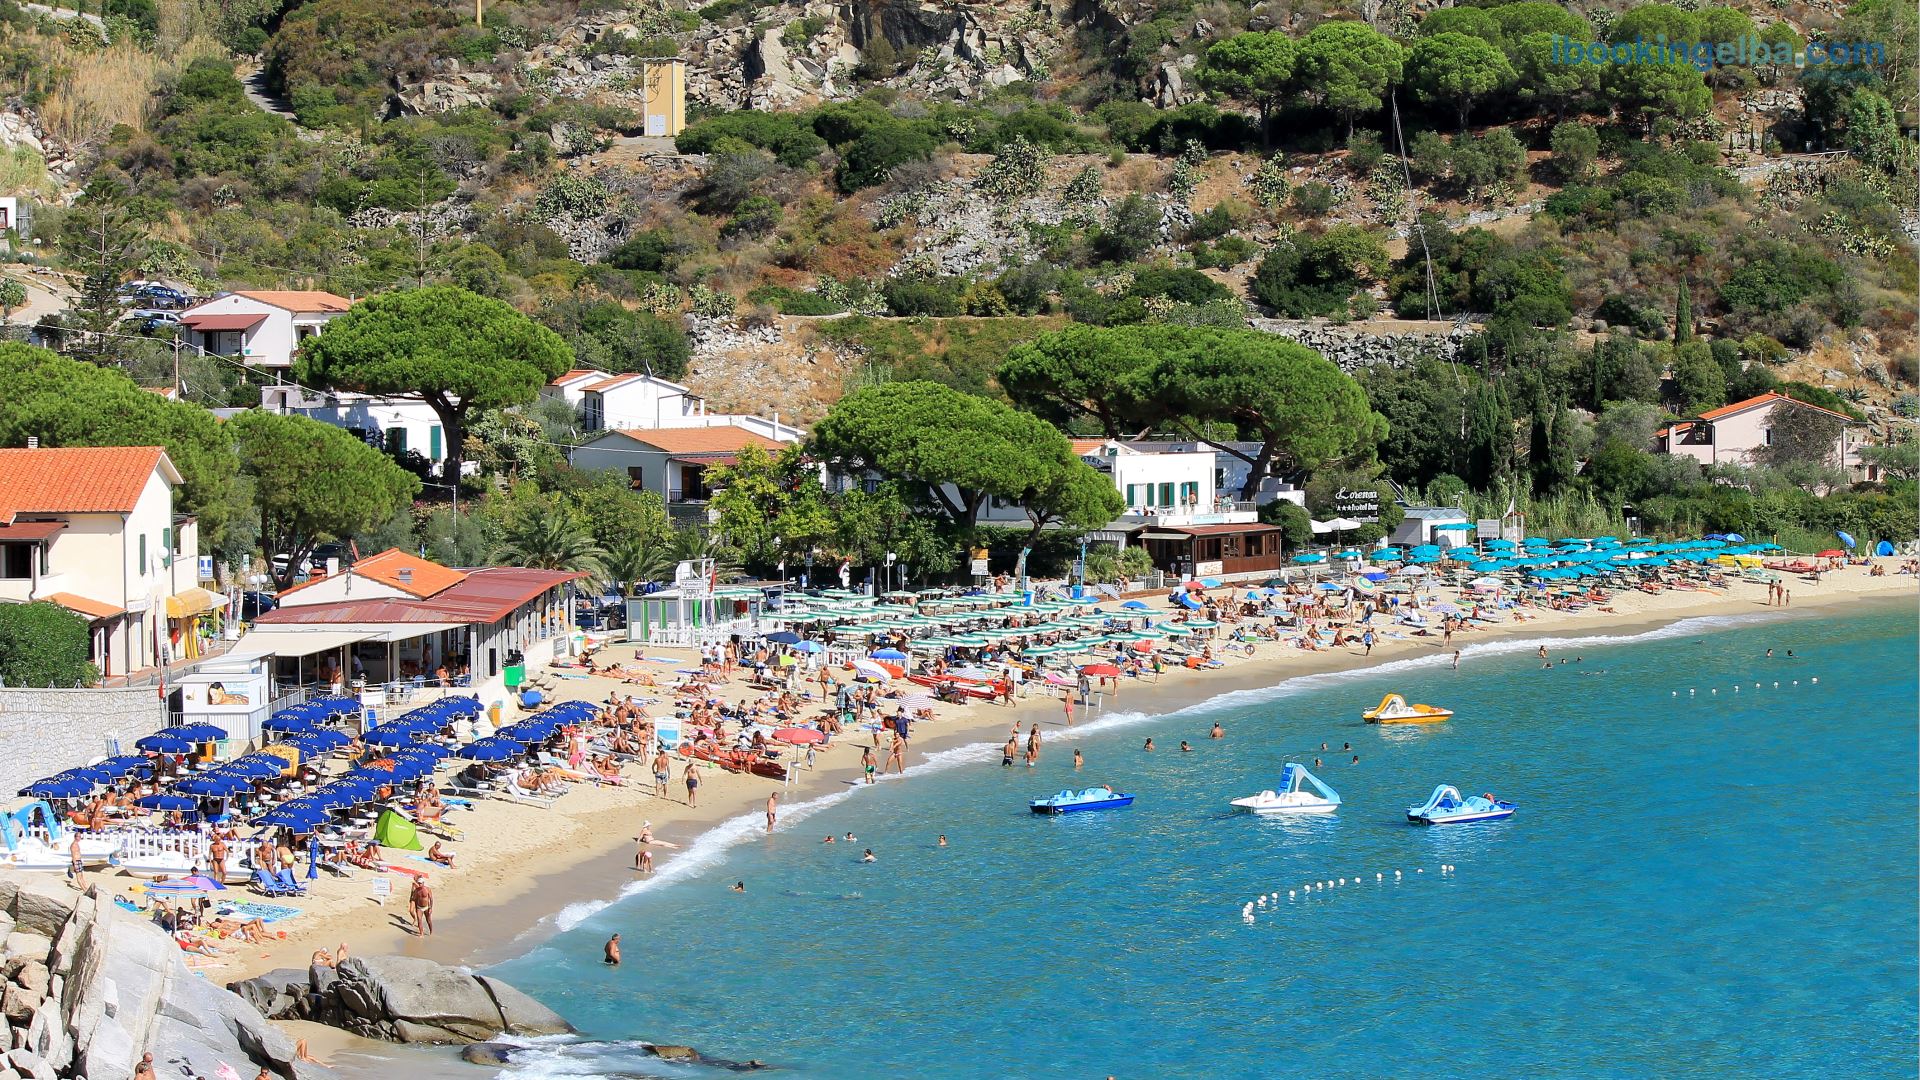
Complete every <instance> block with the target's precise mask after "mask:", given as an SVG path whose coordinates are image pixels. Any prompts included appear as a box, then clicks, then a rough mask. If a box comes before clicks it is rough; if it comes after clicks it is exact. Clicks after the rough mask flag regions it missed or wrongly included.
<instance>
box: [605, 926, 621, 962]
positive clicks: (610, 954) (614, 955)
mask: <svg viewBox="0 0 1920 1080" xmlns="http://www.w3.org/2000/svg"><path fill="white" fill-rule="evenodd" d="M600 962H601V963H603V964H605V965H607V966H608V967H619V966H620V935H619V934H615V935H613V936H612V937H610V938H608V939H607V947H606V949H605V950H603V955H602V957H601V959H600Z"/></svg>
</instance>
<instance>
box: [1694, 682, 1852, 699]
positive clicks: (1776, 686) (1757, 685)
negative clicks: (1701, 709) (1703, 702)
mask: <svg viewBox="0 0 1920 1080" xmlns="http://www.w3.org/2000/svg"><path fill="white" fill-rule="evenodd" d="M1807 684H1808V685H1810V686H1818V685H1819V684H1820V680H1819V679H1818V678H1810V679H1808V680H1807ZM1787 685H1788V686H1789V687H1794V686H1799V685H1800V680H1799V679H1793V680H1790V681H1789V682H1788V683H1787ZM1753 688H1754V689H1755V690H1763V689H1766V687H1765V686H1764V685H1763V684H1761V683H1754V684H1753ZM1773 689H1775V690H1778V689H1780V683H1779V680H1777V679H1776V680H1775V681H1774V683H1773ZM1733 692H1734V693H1736V694H1737V693H1739V692H1740V686H1739V684H1737V683H1736V684H1734V687H1733ZM1707 693H1708V695H1710V696H1711V695H1716V694H1718V693H1720V688H1719V687H1717V686H1710V687H1708V688H1707ZM1667 696H1668V697H1679V696H1680V691H1678V690H1669V691H1667ZM1687 696H1688V697H1698V696H1700V688H1699V687H1697V686H1689V687H1687Z"/></svg>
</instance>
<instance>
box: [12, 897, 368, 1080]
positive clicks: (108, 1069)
mask: <svg viewBox="0 0 1920 1080" xmlns="http://www.w3.org/2000/svg"><path fill="white" fill-rule="evenodd" d="M0 930H4V931H5V945H4V946H3V947H0V957H3V958H0V972H4V973H5V976H6V988H5V990H4V991H0V1014H4V1020H3V1021H0V1042H4V1044H5V1047H6V1052H5V1057H4V1064H5V1067H4V1068H0V1080H24V1078H27V1077H32V1078H33V1080H57V1078H85V1077H93V1078H95V1080H121V1078H122V1077H127V1076H131V1075H133V1070H134V1067H135V1066H136V1065H137V1064H138V1063H139V1061H140V1058H141V1056H142V1055H143V1054H152V1055H153V1060H154V1069H155V1071H156V1072H159V1073H162V1074H165V1075H172V1076H206V1077H211V1076H216V1075H219V1072H220V1070H221V1069H222V1068H223V1067H225V1068H227V1069H230V1070H233V1071H236V1072H244V1073H246V1074H248V1075H251V1074H252V1073H253V1072H254V1071H256V1070H258V1069H260V1068H262V1067H265V1068H266V1069H267V1070H268V1071H270V1072H272V1073H274V1074H277V1075H279V1076H282V1077H288V1078H291V1080H310V1078H322V1077H326V1076H330V1075H331V1074H330V1073H329V1072H328V1071H327V1070H326V1069H323V1068H320V1067H318V1066H315V1065H308V1064H300V1063H298V1062H296V1061H295V1060H294V1043H293V1040H292V1039H290V1038H288V1037H287V1036H286V1035H285V1034H284V1033H283V1032H281V1031H280V1030H279V1029H277V1028H275V1027H274V1026H273V1025H272V1024H270V1023H268V1022H267V1019H266V1018H265V1017H264V1016H261V1015H260V1011H259V1010H258V1009H255V1008H254V1007H253V1006H251V1005H249V1004H247V1003H246V1002H245V1001H243V1000H241V999H240V998H239V997H236V996H235V995H233V994H230V993H228V992H227V991H225V990H223V989H221V988H220V987H219V986H217V985H215V984H214V983H211V982H208V981H207V980H206V979H204V978H202V977H200V976H199V975H198V974H196V973H195V972H193V971H191V970H189V969H188V968H187V964H186V958H185V956H184V955H183V954H182V953H181V951H180V949H179V948H178V946H176V945H175V944H174V942H173V939H172V938H170V937H169V936H168V935H167V933H166V932H165V931H164V930H161V929H160V928H159V927H157V926H155V925H153V924H152V923H151V922H149V921H147V920H146V919H144V918H141V917H140V916H139V915H136V914H133V913H131V912H128V911H124V910H122V909H121V908H119V907H118V906H116V905H115V904H114V903H113V900H112V899H111V898H110V897H102V896H101V894H100V891H99V889H98V888H94V889H89V890H88V891H87V892H85V893H75V892H74V891H73V890H71V889H69V888H67V887H66V886H65V885H64V884H62V883H61V882H59V881H58V880H56V879H51V878H38V877H28V876H23V875H0Z"/></svg>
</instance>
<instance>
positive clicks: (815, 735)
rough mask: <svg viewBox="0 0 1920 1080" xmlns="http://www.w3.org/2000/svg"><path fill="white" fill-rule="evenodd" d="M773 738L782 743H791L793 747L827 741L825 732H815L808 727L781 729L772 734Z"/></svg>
mask: <svg viewBox="0 0 1920 1080" xmlns="http://www.w3.org/2000/svg"><path fill="white" fill-rule="evenodd" d="M773 737H774V738H776V739H778V740H780V741H781V742H783V743H791V744H793V745H794V746H805V745H806V744H808V743H823V742H826V741H827V734H826V732H824V731H815V730H814V729H812V728H810V727H783V728H781V729H780V730H778V731H776V732H774V733H773Z"/></svg>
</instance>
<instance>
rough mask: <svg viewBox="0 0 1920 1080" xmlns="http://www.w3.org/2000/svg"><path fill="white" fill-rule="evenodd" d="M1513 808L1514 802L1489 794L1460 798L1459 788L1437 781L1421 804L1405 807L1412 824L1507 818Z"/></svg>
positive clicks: (1456, 823)
mask: <svg viewBox="0 0 1920 1080" xmlns="http://www.w3.org/2000/svg"><path fill="white" fill-rule="evenodd" d="M1514 809H1515V804H1513V803H1510V802H1507V801H1506V800H1504V799H1496V798H1494V797H1493V795H1492V794H1491V793H1488V794H1486V795H1471V796H1467V797H1464V798H1463V797H1462V796H1461V794H1460V789H1459V788H1457V787H1454V786H1453V785H1452V784H1441V785H1440V786H1439V787H1437V788H1434V789H1433V796H1432V797H1431V798H1429V799H1428V800H1427V801H1426V802H1425V803H1423V804H1421V805H1419V806H1409V807H1407V820H1408V821H1411V822H1413V823H1414V824H1415V825H1470V824H1472V823H1473V822H1476V821H1499V820H1500V819H1501V818H1510V817H1512V816H1513V811H1514Z"/></svg>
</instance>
